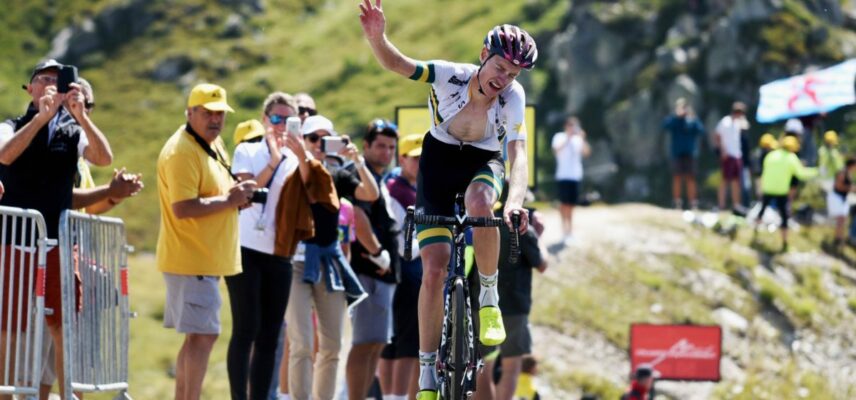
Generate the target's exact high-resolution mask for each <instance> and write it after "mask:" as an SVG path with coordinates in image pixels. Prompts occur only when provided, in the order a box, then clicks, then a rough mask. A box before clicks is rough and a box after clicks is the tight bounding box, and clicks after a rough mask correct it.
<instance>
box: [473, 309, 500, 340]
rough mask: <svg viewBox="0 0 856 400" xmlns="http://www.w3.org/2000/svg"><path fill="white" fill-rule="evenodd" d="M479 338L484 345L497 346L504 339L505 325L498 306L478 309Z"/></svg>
mask: <svg viewBox="0 0 856 400" xmlns="http://www.w3.org/2000/svg"><path fill="white" fill-rule="evenodd" d="M479 340H481V342H482V344H483V345H485V346H498V345H499V344H500V343H502V342H504V341H505V327H504V326H503V325H502V313H501V312H500V311H499V307H492V306H487V307H482V308H481V309H479Z"/></svg>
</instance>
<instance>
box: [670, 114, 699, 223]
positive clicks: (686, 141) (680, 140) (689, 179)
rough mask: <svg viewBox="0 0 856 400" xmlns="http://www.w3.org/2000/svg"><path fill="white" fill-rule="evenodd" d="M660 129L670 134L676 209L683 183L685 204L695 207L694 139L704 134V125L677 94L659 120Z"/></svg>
mask: <svg viewBox="0 0 856 400" xmlns="http://www.w3.org/2000/svg"><path fill="white" fill-rule="evenodd" d="M663 129H665V130H666V131H668V132H669V135H670V136H671V147H670V155H671V157H672V160H671V161H672V203H673V206H674V207H675V208H677V209H679V210H680V209H682V208H683V200H682V196H681V184H683V186H684V187H685V188H686V192H687V200H688V202H689V206H690V208H691V209H693V210H695V209H697V208H698V192H697V190H696V181H695V175H696V161H697V158H698V139H699V137H701V136H703V135H704V125H702V124H701V122H700V121H699V120H698V118H697V117H696V116H695V113H693V110H692V108H691V107H690V106H688V105H687V101H686V99H684V98H680V99H678V100H677V101H676V102H675V113H674V114H673V115H670V116H668V117H666V119H665V120H664V121H663Z"/></svg>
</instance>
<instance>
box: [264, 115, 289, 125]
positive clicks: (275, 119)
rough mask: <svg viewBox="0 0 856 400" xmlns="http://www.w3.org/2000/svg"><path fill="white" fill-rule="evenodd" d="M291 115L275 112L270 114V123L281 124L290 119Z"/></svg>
mask: <svg viewBox="0 0 856 400" xmlns="http://www.w3.org/2000/svg"><path fill="white" fill-rule="evenodd" d="M290 116H291V115H279V114H274V115H268V119H269V120H270V123H272V124H274V125H279V124H284V123H285V120H286V119H288V117H290Z"/></svg>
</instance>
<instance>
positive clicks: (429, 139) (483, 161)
mask: <svg viewBox="0 0 856 400" xmlns="http://www.w3.org/2000/svg"><path fill="white" fill-rule="evenodd" d="M504 179H505V161H503V159H502V153H501V152H499V151H487V150H482V149H479V148H477V147H473V146H470V145H463V146H457V145H451V144H446V143H443V142H441V141H439V140H437V139H435V138H434V137H433V136H431V134H430V133H426V134H425V140H424V141H423V142H422V157H420V159H419V177H418V179H417V183H416V209H417V211H419V212H422V213H424V214H426V215H445V216H450V217H451V216H454V215H455V195H456V194H458V193H464V192H466V191H467V188H468V187H469V186H470V185H471V184H473V183H483V184H485V185H488V186H490V187H492V188H493V190H494V192H495V193H496V198H497V199H498V198H499V195H500V194H501V193H502V182H503V180H504ZM416 231H417V234H416V237H417V238H418V239H419V245H420V246H421V247H424V246H427V245H429V244H432V243H443V242H445V243H451V241H452V233H451V232H450V231H449V229H448V228H445V227H438V226H430V225H419V226H417V227H416Z"/></svg>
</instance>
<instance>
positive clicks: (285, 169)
mask: <svg viewBox="0 0 856 400" xmlns="http://www.w3.org/2000/svg"><path fill="white" fill-rule="evenodd" d="M280 151H281V152H282V155H283V157H284V158H283V161H282V163H281V164H280V165H279V168H277V170H276V174H275V175H274V176H273V178H271V182H270V185H269V188H268V190H269V191H268V198H267V203H265V204H264V206H262V205H261V204H259V203H253V205H252V206H250V207H248V208H245V209H243V210H241V213H240V214H239V215H238V226H239V232H240V238H241V246H243V247H246V248H249V249H253V250H256V251H260V252H262V253H266V254H273V247H274V246H273V243H274V240H275V239H276V226H275V225H274V224H275V218H274V217H275V214H276V206H277V204H278V203H279V195H280V193H281V192H282V186H283V185H284V184H285V181H286V179H288V177H289V176H291V174H293V173H294V171H295V170H297V163H298V161H297V156H295V155H294V154H293V153H292V152H291V151H290V150H288V149H286V148H283V149H281V150H280ZM268 163H270V151H269V150H268V145H267V143H266V142H265V141H264V140H262V141H259V142H252V143H247V142H245V143H241V144H239V145H238V147H237V148H236V149H235V157H234V160H233V161H232V172H233V173H235V174H239V173H249V174H253V175H254V176H255V175H258V174H259V173H260V172H261V171H262V170H263V169H265V168H267V165H268ZM259 228H262V229H259Z"/></svg>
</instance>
